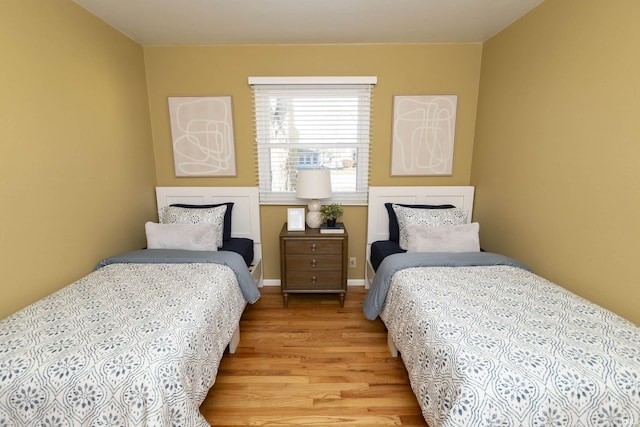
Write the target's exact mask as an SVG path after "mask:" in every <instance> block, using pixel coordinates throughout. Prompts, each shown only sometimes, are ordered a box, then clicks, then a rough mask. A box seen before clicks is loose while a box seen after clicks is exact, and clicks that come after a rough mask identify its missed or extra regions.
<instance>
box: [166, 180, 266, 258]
mask: <svg viewBox="0 0 640 427" xmlns="http://www.w3.org/2000/svg"><path fill="white" fill-rule="evenodd" d="M156 199H157V201H158V212H159V211H160V209H162V208H164V207H165V206H169V205H171V204H173V203H186V204H192V205H204V204H213V203H225V202H233V203H234V204H233V210H232V211H231V237H246V238H249V239H253V246H254V247H253V252H254V258H255V260H261V259H262V244H261V239H260V203H259V202H260V201H259V198H258V187H156Z"/></svg>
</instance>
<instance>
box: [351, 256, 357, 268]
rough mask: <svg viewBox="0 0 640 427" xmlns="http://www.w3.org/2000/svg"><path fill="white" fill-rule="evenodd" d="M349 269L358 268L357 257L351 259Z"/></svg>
mask: <svg viewBox="0 0 640 427" xmlns="http://www.w3.org/2000/svg"><path fill="white" fill-rule="evenodd" d="M349 267H350V268H356V257H354V256H352V257H351V258H349Z"/></svg>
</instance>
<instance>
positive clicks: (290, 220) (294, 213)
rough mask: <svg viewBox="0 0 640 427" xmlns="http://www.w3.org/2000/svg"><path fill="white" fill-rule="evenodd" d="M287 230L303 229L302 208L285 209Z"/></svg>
mask: <svg viewBox="0 0 640 427" xmlns="http://www.w3.org/2000/svg"><path fill="white" fill-rule="evenodd" d="M287 231H304V208H288V209H287Z"/></svg>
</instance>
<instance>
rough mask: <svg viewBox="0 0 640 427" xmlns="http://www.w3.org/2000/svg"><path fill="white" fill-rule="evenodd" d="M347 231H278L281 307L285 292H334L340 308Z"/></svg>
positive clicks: (345, 290) (284, 229)
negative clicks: (331, 232) (337, 296)
mask: <svg viewBox="0 0 640 427" xmlns="http://www.w3.org/2000/svg"><path fill="white" fill-rule="evenodd" d="M348 245H349V234H348V233H347V230H346V228H345V230H344V233H343V234H321V233H320V230H319V229H309V228H307V229H306V230H304V231H287V224H286V223H285V224H284V226H283V227H282V231H280V287H281V289H282V298H283V302H284V306H285V307H287V305H288V299H289V294H304V293H307V294H310V293H336V294H339V296H340V307H344V298H345V296H346V294H347V273H348V272H347V268H348V262H347V254H348V247H349V246H348Z"/></svg>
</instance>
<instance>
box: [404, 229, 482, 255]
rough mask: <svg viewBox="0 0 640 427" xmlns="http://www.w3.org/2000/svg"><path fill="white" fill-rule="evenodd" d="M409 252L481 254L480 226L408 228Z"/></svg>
mask: <svg viewBox="0 0 640 427" xmlns="http://www.w3.org/2000/svg"><path fill="white" fill-rule="evenodd" d="M407 231H408V232H409V237H408V239H409V242H408V246H407V252H480V237H479V233H480V224H478V223H477V222H472V223H471V224H464V225H451V226H445V227H424V226H421V225H417V224H412V225H410V226H409V227H408V229H407Z"/></svg>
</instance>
